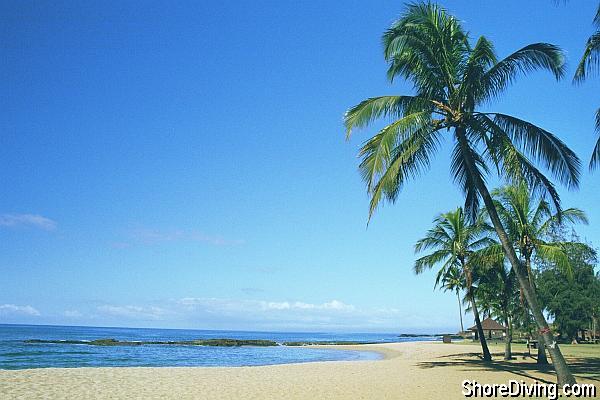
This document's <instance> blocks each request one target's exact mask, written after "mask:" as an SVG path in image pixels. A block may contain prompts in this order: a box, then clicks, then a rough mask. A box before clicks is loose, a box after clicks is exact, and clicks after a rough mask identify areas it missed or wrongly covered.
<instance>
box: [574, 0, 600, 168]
mask: <svg viewBox="0 0 600 400" xmlns="http://www.w3.org/2000/svg"><path fill="white" fill-rule="evenodd" d="M594 25H595V26H596V32H594V34H593V35H592V36H590V38H589V39H588V41H587V43H586V45H585V50H584V51H583V56H581V60H580V61H579V65H578V66H577V70H576V71H575V78H574V79H573V80H574V81H575V82H581V81H583V80H584V79H585V78H586V75H587V74H589V73H591V72H593V70H594V69H596V68H598V67H599V66H600V4H598V10H597V11H596V16H595V17H594ZM596 132H597V133H598V134H599V135H600V108H598V110H597V111H596ZM599 163H600V137H599V138H598V141H597V142H596V146H595V147H594V151H593V152H592V158H591V160H590V169H593V168H595V167H597V166H598V164H599Z"/></svg>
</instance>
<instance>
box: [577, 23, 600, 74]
mask: <svg viewBox="0 0 600 400" xmlns="http://www.w3.org/2000/svg"><path fill="white" fill-rule="evenodd" d="M599 66H600V31H598V32H596V33H594V34H593V35H592V36H591V37H590V38H589V39H588V41H587V43H586V45H585V50H584V51H583V56H582V57H581V60H580V61H579V64H578V65H577V69H576V70H575V76H574V78H573V81H574V82H581V81H583V80H584V79H585V78H586V76H587V75H589V74H590V73H592V72H594V71H595V70H596V69H597V68H598V67H599Z"/></svg>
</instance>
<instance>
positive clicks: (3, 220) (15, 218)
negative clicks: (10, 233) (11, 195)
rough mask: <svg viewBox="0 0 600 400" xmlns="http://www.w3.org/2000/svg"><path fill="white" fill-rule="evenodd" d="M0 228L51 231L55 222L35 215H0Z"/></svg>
mask: <svg viewBox="0 0 600 400" xmlns="http://www.w3.org/2000/svg"><path fill="white" fill-rule="evenodd" d="M0 226H4V227H9V228H16V227H32V228H38V229H43V230H46V231H51V230H54V229H56V222H55V221H53V220H51V219H50V218H46V217H44V216H42V215H37V214H1V215H0Z"/></svg>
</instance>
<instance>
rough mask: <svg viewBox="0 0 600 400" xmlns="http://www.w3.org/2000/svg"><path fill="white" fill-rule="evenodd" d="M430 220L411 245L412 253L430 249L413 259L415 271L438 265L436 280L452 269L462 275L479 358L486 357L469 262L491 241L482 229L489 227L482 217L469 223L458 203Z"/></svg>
mask: <svg viewBox="0 0 600 400" xmlns="http://www.w3.org/2000/svg"><path fill="white" fill-rule="evenodd" d="M433 224H434V225H433V228H431V229H430V230H428V231H427V234H426V235H425V237H424V238H422V239H420V240H419V241H418V242H417V244H416V245H415V252H416V253H421V252H424V251H427V250H432V253H430V254H427V255H425V256H422V257H420V258H418V259H417V260H416V261H415V273H417V274H421V273H422V272H424V271H425V270H427V269H431V268H433V267H434V266H436V265H441V267H440V270H439V272H438V280H439V278H440V277H442V279H443V277H444V276H448V275H449V274H450V273H452V271H453V270H454V269H456V270H457V271H458V272H459V274H460V275H461V277H460V278H459V279H460V280H462V279H463V278H464V282H465V290H466V292H467V297H468V299H469V301H470V303H471V308H472V310H473V316H474V317H475V324H476V325H477V331H478V335H479V340H480V342H481V349H482V351H483V359H484V360H486V361H490V360H491V359H492V355H491V354H490V350H489V349H488V346H487V342H486V340H485V334H484V332H483V328H482V326H481V319H480V318H479V312H478V309H477V304H476V303H475V297H474V286H475V280H476V265H474V264H472V262H471V261H472V256H473V254H475V253H476V252H477V251H478V250H481V249H482V248H485V247H486V246H488V245H489V244H490V243H491V242H493V240H492V239H490V238H489V237H488V236H486V233H489V232H490V227H489V226H488V225H486V224H485V223H484V221H483V218H478V219H477V220H476V221H475V222H474V223H469V221H468V219H467V217H466V216H465V214H464V212H463V209H462V208H460V207H459V208H457V209H456V210H455V211H451V212H447V213H444V214H442V215H440V216H438V217H437V218H436V219H435V220H434V221H433Z"/></svg>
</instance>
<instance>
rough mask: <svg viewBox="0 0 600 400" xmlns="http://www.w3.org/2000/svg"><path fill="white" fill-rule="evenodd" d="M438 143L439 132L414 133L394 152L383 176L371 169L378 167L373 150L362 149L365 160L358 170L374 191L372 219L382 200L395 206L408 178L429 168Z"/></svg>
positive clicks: (370, 212)
mask: <svg viewBox="0 0 600 400" xmlns="http://www.w3.org/2000/svg"><path fill="white" fill-rule="evenodd" d="M439 140H440V139H439V132H438V131H436V130H428V129H427V127H426V128H423V129H421V130H419V131H416V132H414V133H413V134H412V135H409V136H408V137H407V138H406V140H404V141H403V142H402V143H400V144H399V145H398V146H397V147H396V148H394V149H393V151H392V153H391V155H390V159H389V160H387V162H386V164H385V166H384V168H382V170H381V172H380V173H379V172H375V173H374V172H373V170H372V169H373V168H375V167H376V165H375V163H373V162H372V158H373V157H374V154H375V151H374V149H372V148H371V149H369V148H368V147H365V146H363V149H361V153H360V154H361V155H362V157H363V160H362V162H361V163H360V166H359V169H360V171H361V175H362V176H363V178H364V179H365V180H367V187H368V188H370V189H371V190H370V193H371V202H370V206H369V219H370V218H371V217H372V215H373V213H374V212H375V210H376V209H377V206H378V205H379V203H380V202H381V200H382V199H383V198H386V199H387V200H388V201H390V202H392V203H393V202H394V201H395V200H396V198H397V196H398V193H399V192H400V189H401V188H402V186H403V185H404V183H405V182H406V181H407V180H408V179H414V178H416V177H417V176H419V174H421V173H422V172H423V171H424V170H426V169H428V168H429V164H430V162H431V157H432V156H433V154H434V153H435V152H436V150H437V149H438V146H439ZM369 180H370V181H369ZM375 182H376V183H375Z"/></svg>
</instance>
